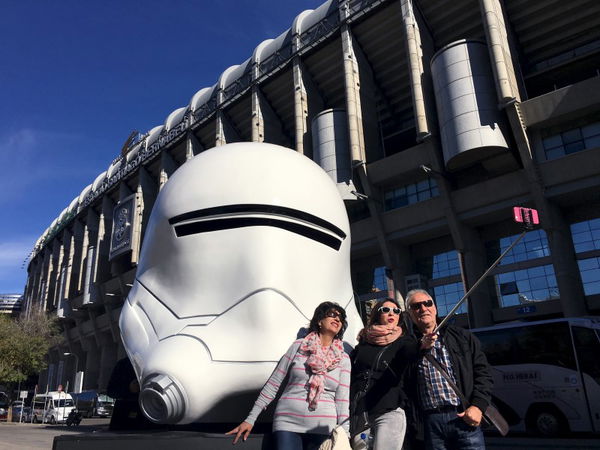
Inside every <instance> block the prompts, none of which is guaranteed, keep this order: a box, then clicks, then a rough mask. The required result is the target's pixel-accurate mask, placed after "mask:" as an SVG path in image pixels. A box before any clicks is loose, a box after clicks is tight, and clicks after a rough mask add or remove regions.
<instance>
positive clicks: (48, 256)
mask: <svg viewBox="0 0 600 450" xmlns="http://www.w3.org/2000/svg"><path fill="white" fill-rule="evenodd" d="M42 267H43V268H42V278H41V281H42V282H41V285H40V293H39V299H40V308H41V310H43V311H47V310H48V291H49V290H50V274H51V273H52V268H53V263H52V253H51V252H50V250H48V248H47V247H46V248H44V263H43V266H42Z"/></svg>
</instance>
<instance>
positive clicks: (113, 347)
mask: <svg viewBox="0 0 600 450" xmlns="http://www.w3.org/2000/svg"><path fill="white" fill-rule="evenodd" d="M116 362H117V344H116V343H115V342H114V341H113V340H112V336H110V334H106V333H102V338H101V346H100V368H99V374H98V389H99V390H100V391H105V390H106V386H107V385H108V380H110V375H111V374H112V370H113V369H114V367H115V364H116Z"/></svg>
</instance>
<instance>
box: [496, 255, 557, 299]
mask: <svg viewBox="0 0 600 450" xmlns="http://www.w3.org/2000/svg"><path fill="white" fill-rule="evenodd" d="M494 278H495V282H496V294H497V296H498V303H499V304H500V307H502V308H505V307H507V306H515V305H524V304H525V305H527V304H530V303H532V302H542V301H546V300H553V299H556V298H558V285H557V283H556V276H555V275H554V268H553V267H552V265H549V264H548V265H544V266H537V267H531V268H529V269H523V270H515V271H511V272H504V273H500V274H498V275H496V276H495V277H494Z"/></svg>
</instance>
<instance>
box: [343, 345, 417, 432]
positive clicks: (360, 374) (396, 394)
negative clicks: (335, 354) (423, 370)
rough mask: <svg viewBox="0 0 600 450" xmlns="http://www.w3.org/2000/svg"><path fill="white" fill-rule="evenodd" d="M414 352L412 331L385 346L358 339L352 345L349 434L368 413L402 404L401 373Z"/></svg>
mask: <svg viewBox="0 0 600 450" xmlns="http://www.w3.org/2000/svg"><path fill="white" fill-rule="evenodd" d="M418 356H419V350H418V343H417V340H416V338H415V337H414V336H412V335H408V336H402V337H400V338H398V339H396V340H395V341H394V342H392V343H391V344H389V345H387V346H379V345H372V344H368V343H366V342H361V343H359V344H358V345H357V346H356V347H355V349H354V351H353V353H352V355H351V360H352V375H351V382H350V408H351V411H350V415H351V417H352V421H351V432H352V433H353V434H356V433H358V432H360V431H362V430H363V429H364V427H367V426H368V422H369V417H370V418H371V420H372V419H373V418H374V417H377V416H379V415H381V414H383V413H385V412H387V411H392V410H394V409H396V408H398V407H400V408H404V406H405V403H406V394H405V393H404V391H403V380H404V376H405V373H406V370H407V369H408V368H409V367H410V365H411V364H413V363H414V362H415V361H416V360H417V358H418ZM365 413H366V415H365ZM360 428H362V429H360Z"/></svg>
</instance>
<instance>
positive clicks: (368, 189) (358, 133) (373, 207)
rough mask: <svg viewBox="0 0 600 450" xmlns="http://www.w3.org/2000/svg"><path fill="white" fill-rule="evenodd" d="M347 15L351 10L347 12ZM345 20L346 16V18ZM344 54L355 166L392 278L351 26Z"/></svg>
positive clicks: (345, 31) (391, 260)
mask: <svg viewBox="0 0 600 450" xmlns="http://www.w3.org/2000/svg"><path fill="white" fill-rule="evenodd" d="M342 12H343V10H342ZM346 12H347V11H346ZM343 19H344V20H345V17H343ZM341 38H342V52H343V58H344V82H345V89H346V111H347V114H348V141H349V146H350V154H351V158H352V164H353V166H354V168H355V170H356V172H357V173H358V177H359V179H360V182H361V185H362V188H363V190H364V194H365V195H366V196H367V197H368V200H367V205H368V208H369V213H370V216H371V221H372V223H373V229H374V230H375V235H376V237H377V242H378V244H379V248H380V250H381V253H382V257H383V262H384V264H385V266H386V267H387V268H388V269H390V270H391V273H392V275H393V274H394V273H397V270H396V268H395V266H394V258H393V255H392V249H391V246H390V244H389V242H388V240H387V236H386V232H385V229H384V226H383V221H382V219H381V211H380V209H381V205H382V202H381V201H380V199H378V195H377V192H376V191H375V190H374V189H373V188H372V186H371V182H370V180H369V177H368V175H367V165H366V152H365V139H364V133H363V122H362V108H361V97H360V87H361V71H360V69H359V66H358V62H357V58H356V52H355V49H354V40H353V37H352V34H351V32H350V28H349V26H348V24H347V23H344V24H343V25H342V32H341ZM393 285H394V289H393V290H394V294H395V295H394V296H395V298H397V299H401V298H402V294H401V293H400V290H399V288H400V287H401V285H402V284H401V282H400V280H398V279H394V280H393Z"/></svg>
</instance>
